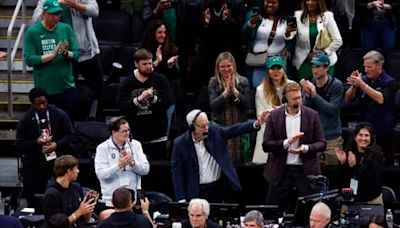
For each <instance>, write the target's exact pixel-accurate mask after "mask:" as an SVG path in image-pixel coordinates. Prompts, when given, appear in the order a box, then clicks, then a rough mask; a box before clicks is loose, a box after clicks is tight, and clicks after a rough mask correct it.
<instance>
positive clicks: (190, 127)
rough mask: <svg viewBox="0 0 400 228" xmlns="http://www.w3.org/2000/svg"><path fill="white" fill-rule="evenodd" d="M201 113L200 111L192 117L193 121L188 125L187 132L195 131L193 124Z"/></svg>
mask: <svg viewBox="0 0 400 228" xmlns="http://www.w3.org/2000/svg"><path fill="white" fill-rule="evenodd" d="M201 113H202V111H199V112H198V113H196V115H195V116H194V118H193V121H192V124H190V125H189V130H190V131H194V130H195V126H194V125H195V123H196V119H197V117H199V116H200V114H201Z"/></svg>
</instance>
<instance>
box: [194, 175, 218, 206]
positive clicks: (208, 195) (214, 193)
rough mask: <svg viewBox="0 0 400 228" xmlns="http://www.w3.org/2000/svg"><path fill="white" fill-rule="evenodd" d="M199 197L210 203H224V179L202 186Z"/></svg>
mask: <svg viewBox="0 0 400 228" xmlns="http://www.w3.org/2000/svg"><path fill="white" fill-rule="evenodd" d="M199 189H200V192H199V197H200V198H202V199H206V200H207V201H208V202H209V203H222V201H223V192H224V191H223V189H224V184H223V181H222V178H220V179H219V180H217V181H214V182H211V183H208V184H201V185H200V188H199Z"/></svg>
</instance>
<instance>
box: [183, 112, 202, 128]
mask: <svg viewBox="0 0 400 228" xmlns="http://www.w3.org/2000/svg"><path fill="white" fill-rule="evenodd" d="M199 113H201V110H200V109H193V110H192V111H190V112H189V113H188V114H187V115H186V121H187V123H188V125H189V126H190V125H192V124H193V120H194V118H195V117H196V116H197V115H198V114H199Z"/></svg>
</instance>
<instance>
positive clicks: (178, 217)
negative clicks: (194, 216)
mask: <svg viewBox="0 0 400 228" xmlns="http://www.w3.org/2000/svg"><path fill="white" fill-rule="evenodd" d="M188 206H189V203H187V202H185V203H178V202H169V211H168V217H169V220H170V221H171V223H172V222H182V221H183V220H185V219H188V210H187V208H188Z"/></svg>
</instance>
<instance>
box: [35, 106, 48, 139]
mask: <svg viewBox="0 0 400 228" xmlns="http://www.w3.org/2000/svg"><path fill="white" fill-rule="evenodd" d="M35 118H36V122H37V124H38V126H39V131H40V130H42V129H41V127H40V122H43V121H44V119H39V115H38V113H37V112H35ZM46 118H47V119H46V120H47V129H49V135H51V123H50V114H49V110H48V109H47V110H46ZM40 133H41V132H40Z"/></svg>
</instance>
